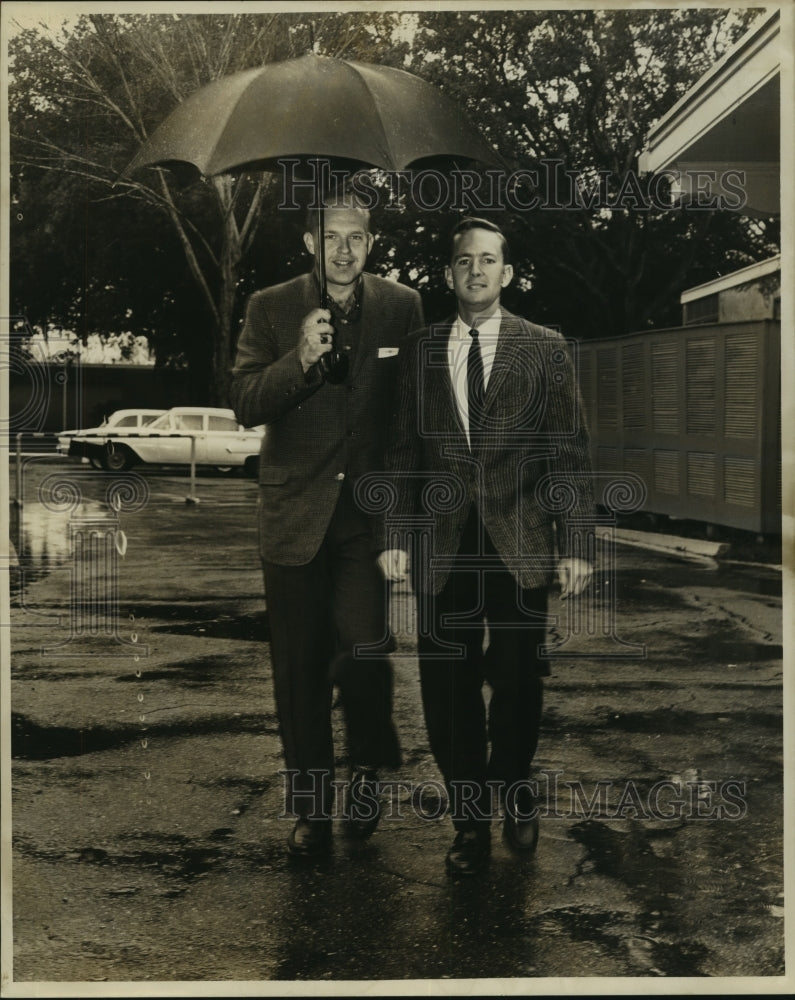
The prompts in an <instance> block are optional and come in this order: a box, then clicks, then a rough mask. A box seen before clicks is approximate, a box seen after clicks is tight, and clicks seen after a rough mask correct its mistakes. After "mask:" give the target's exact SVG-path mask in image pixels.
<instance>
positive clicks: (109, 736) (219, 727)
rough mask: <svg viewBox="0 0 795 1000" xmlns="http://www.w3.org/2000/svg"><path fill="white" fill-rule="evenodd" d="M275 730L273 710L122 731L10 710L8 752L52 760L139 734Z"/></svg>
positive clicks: (162, 736) (115, 746)
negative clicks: (51, 722) (46, 720)
mask: <svg viewBox="0 0 795 1000" xmlns="http://www.w3.org/2000/svg"><path fill="white" fill-rule="evenodd" d="M277 731H278V729H277V725H276V719H275V716H274V715H273V713H269V712H252V713H247V714H245V715H243V714H241V715H235V716H234V717H226V716H219V717H217V718H212V719H204V720H202V721H201V722H194V723H186V722H185V721H184V720H177V721H175V722H170V723H163V724H156V723H149V722H147V723H146V725H142V726H140V727H138V728H133V727H130V728H128V729H125V730H124V731H120V730H119V729H118V728H105V727H102V726H91V727H87V728H77V727H76V728H69V727H67V726H40V725H38V723H36V722H33V721H32V720H31V719H29V718H27V716H24V715H20V714H19V713H18V712H12V713H11V756H12V757H13V758H14V759H15V760H51V759H53V758H56V757H82V756H84V755H86V754H91V753H101V752H102V751H104V750H119V749H120V748H122V747H126V746H128V745H131V744H132V743H133V742H135V741H136V740H139V739H140V738H141V735H142V734H143V733H145V734H146V737H147V739H148V740H150V741H151V740H153V739H159V740H161V741H165V740H175V739H190V738H191V737H193V736H206V735H208V734H211V735H213V736H218V735H223V734H232V735H239V734H240V733H255V734H256V735H258V736H261V735H273V734H275V733H276V732H277Z"/></svg>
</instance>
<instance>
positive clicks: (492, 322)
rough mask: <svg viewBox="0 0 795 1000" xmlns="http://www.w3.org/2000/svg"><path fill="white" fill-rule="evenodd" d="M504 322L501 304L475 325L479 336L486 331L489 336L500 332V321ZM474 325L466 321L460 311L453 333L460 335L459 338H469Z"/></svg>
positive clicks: (494, 335) (456, 335)
mask: <svg viewBox="0 0 795 1000" xmlns="http://www.w3.org/2000/svg"><path fill="white" fill-rule="evenodd" d="M501 322H502V310H501V309H500V307H499V306H497V308H496V309H495V310H494V312H493V313H492V314H491V316H489V317H488V318H487V319H481V320H478V321H477V323H476V324H475V326H476V327H477V329H478V336H482V335H483V334H484V333H485V334H486V335H487V336H489V337H496V336H497V334H498V333H499V332H500V323H501ZM471 329H472V327H471V326H470V325H469V324H467V323H465V322H464V320H463V319H462V317H461V314H460V313H459V314H458V315H457V316H456V318H455V322H454V323H453V328H452V331H451V333H452V335H453V336H454V337H458V339H459V340H468V339H469V331H470V330H471Z"/></svg>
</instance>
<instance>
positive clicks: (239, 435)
mask: <svg viewBox="0 0 795 1000" xmlns="http://www.w3.org/2000/svg"><path fill="white" fill-rule="evenodd" d="M264 433H265V428H264V427H251V428H246V427H243V425H242V424H239V423H238V422H237V418H236V417H235V414H234V412H233V411H232V410H227V409H222V408H218V407H211V406H175V407H173V408H172V409H170V410H166V412H165V413H163V414H162V416H160V417H158V418H157V419H156V420H154V421H152V423H151V424H148V425H147V426H145V427H99V428H95V429H92V430H89V431H80V432H79V433H77V434H75V435H74V436H73V437H72V439H71V443H70V445H69V454H70V455H72V456H78V457H82V458H88V459H90V460H91V461H92V462H94V463H99V464H100V465H101V466H102V468H103V469H106V470H107V471H109V472H121V471H123V470H124V469H130V468H132V467H133V466H134V465H137V464H139V463H146V464H152V465H189V464H190V462H191V447H192V442H195V445H193V448H194V449H195V451H194V461H195V463H196V465H197V466H199V465H202V466H214V467H215V468H216V469H219V470H220V471H222V472H231V471H232V469H234V468H239V467H241V466H243V467H245V469H246V471H247V472H249V473H250V474H253V473H254V472H255V471H256V468H257V461H258V458H259V451H260V445H261V444H262V437H263V435H264Z"/></svg>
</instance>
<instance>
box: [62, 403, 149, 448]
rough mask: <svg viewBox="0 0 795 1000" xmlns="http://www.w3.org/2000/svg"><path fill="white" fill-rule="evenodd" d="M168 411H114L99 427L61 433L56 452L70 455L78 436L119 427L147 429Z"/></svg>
mask: <svg viewBox="0 0 795 1000" xmlns="http://www.w3.org/2000/svg"><path fill="white" fill-rule="evenodd" d="M165 412H166V411H165V410H148V409H142V410H114V411H113V413H111V415H110V416H109V417H105V419H104V420H103V421H102V423H101V424H100V425H99V426H98V427H84V428H83V429H82V430H72V431H61V433H60V434H59V435H58V443H57V444H56V446H55V450H56V451H57V452H59V454H61V455H68V454H69V445H70V444H71V442H72V438H73V437H74V436H75V435H76V434H82V435H86V434H95V433H97V432H99V431H104V430H107V429H108V428H110V427H112V428H113V429H114V430H116V429H118V428H119V427H127V428H129V429H130V430H140V429H141V428H142V427H146V425H147V424H151V423H152V421H153V420H157V418H158V417H161V416H162V415H163V414H164V413H165Z"/></svg>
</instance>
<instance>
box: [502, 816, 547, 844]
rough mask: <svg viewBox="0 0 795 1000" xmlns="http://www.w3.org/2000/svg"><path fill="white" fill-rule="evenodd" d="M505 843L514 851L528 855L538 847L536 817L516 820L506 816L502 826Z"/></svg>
mask: <svg viewBox="0 0 795 1000" xmlns="http://www.w3.org/2000/svg"><path fill="white" fill-rule="evenodd" d="M502 835H503V838H504V840H505V843H506V844H507V845H508V846H509V847H511V848H512V849H513V850H514V851H522V852H524V853H530V852H531V851H534V850H535V849H536V846H537V845H538V816H533V817H532V818H531V819H517V818H516V817H514V816H511V815H506V817H505V820H504V822H503V825H502Z"/></svg>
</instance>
